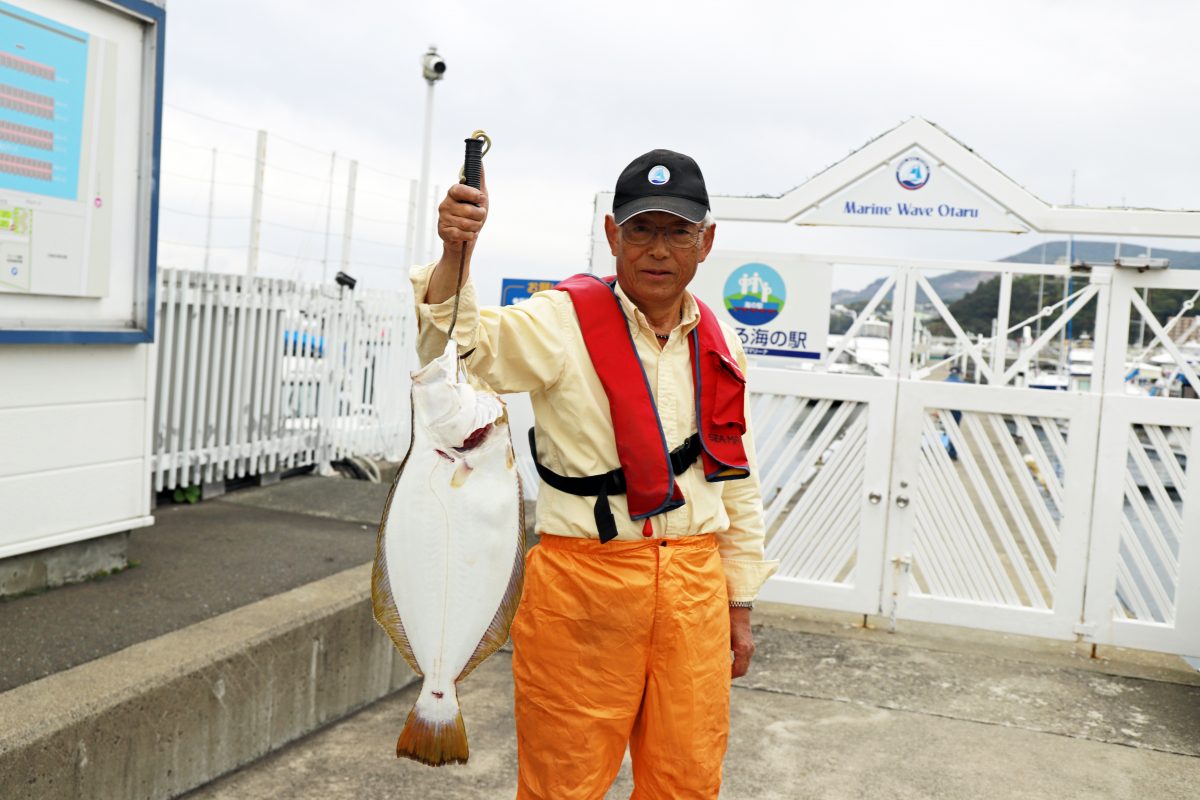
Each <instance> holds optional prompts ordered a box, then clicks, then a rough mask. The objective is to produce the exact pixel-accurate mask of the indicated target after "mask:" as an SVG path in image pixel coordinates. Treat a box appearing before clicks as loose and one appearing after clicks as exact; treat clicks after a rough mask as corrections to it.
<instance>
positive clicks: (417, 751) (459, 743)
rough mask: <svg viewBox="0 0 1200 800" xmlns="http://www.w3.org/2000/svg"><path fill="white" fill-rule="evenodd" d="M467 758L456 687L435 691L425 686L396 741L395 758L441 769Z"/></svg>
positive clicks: (462, 761)
mask: <svg viewBox="0 0 1200 800" xmlns="http://www.w3.org/2000/svg"><path fill="white" fill-rule="evenodd" d="M467 755H468V752H467V727H466V725H465V724H463V718H462V711H461V709H460V708H459V706H458V692H457V691H456V689H455V687H454V686H453V685H451V686H450V687H449V688H448V689H444V690H432V689H431V688H430V687H429V686H428V684H426V685H423V686H422V687H421V696H420V697H418V698H417V702H416V703H415V704H414V705H413V707H412V711H410V712H408V720H407V721H406V722H405V723H404V730H402V731H400V738H399V739H398V740H397V741H396V757H397V758H401V757H402V758H411V759H413V760H414V761H420V762H421V763H422V764H428V765H429V766H431V767H440V766H441V765H443V764H465V763H467Z"/></svg>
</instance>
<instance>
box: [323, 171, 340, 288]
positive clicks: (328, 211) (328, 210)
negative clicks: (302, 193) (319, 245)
mask: <svg viewBox="0 0 1200 800" xmlns="http://www.w3.org/2000/svg"><path fill="white" fill-rule="evenodd" d="M336 168H337V151H336V150H335V151H334V152H333V153H332V154H331V155H330V156H329V191H328V192H327V193H326V195H325V249H324V251H323V252H322V253H321V283H325V282H326V281H328V280H329V226H330V224H331V223H332V221H333V171H334V170H335V169H336Z"/></svg>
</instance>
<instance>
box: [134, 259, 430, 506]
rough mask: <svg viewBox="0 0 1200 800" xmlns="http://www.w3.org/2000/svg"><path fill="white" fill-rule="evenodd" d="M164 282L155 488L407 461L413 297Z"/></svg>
mask: <svg viewBox="0 0 1200 800" xmlns="http://www.w3.org/2000/svg"><path fill="white" fill-rule="evenodd" d="M158 275H159V285H158V293H157V298H158V300H157V302H158V330H157V334H156V337H155V344H154V347H155V348H156V351H157V352H156V360H157V378H156V380H157V390H156V392H155V395H154V397H155V409H154V461H153V471H154V488H155V490H156V491H161V490H163V489H174V488H176V487H187V486H200V485H203V484H206V483H213V482H218V481H223V480H226V479H230V478H240V477H244V476H247V475H257V474H263V473H268V472H274V471H278V470H285V469H290V468H293V467H298V466H303V465H308V464H319V465H325V466H327V465H328V463H329V462H330V461H335V460H338V459H341V458H344V457H346V456H347V455H351V454H354V455H375V456H383V457H387V458H392V459H394V458H396V457H398V455H399V454H402V453H403V452H404V449H405V448H406V447H407V445H408V426H409V412H408V372H407V371H408V369H409V366H410V365H409V363H408V362H409V356H408V353H409V350H410V349H411V335H410V333H409V326H410V325H411V324H412V310H411V309H412V303H411V300H410V299H409V297H408V296H407V295H406V294H404V293H402V292H385V291H378V290H376V291H372V290H361V289H359V290H353V291H352V290H349V289H343V288H340V287H335V286H327V285H318V284H301V283H298V282H296V281H290V280H280V279H272V278H251V277H248V276H241V275H222V274H212V273H207V274H206V273H203V272H192V271H187V270H170V269H162V270H159V273H158Z"/></svg>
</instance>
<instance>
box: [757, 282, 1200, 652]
mask: <svg viewBox="0 0 1200 800" xmlns="http://www.w3.org/2000/svg"><path fill="white" fill-rule="evenodd" d="M830 263H839V264H853V263H856V262H855V261H854V260H834V259H830ZM892 263H893V267H892V268H893V269H894V273H893V275H892V276H891V277H890V278H889V279H888V280H886V281H884V282H883V284H882V285H881V286H880V291H879V292H878V293H877V295H876V297H875V298H874V299H873V300H872V301H871V303H870V304H869V307H868V309H867V310H866V311H865V312H864V313H863V314H862V316H861V317H860V322H861V321H862V319H865V318H866V317H867V316H868V315H869V314H870V313H871V309H873V308H874V307H875V306H877V305H879V304H880V303H881V301H883V300H884V299H885V298H890V305H891V308H892V312H891V314H892V316H891V330H892V334H891V349H890V354H889V360H888V362H887V364H886V365H883V368H882V369H881V370H879V372H881V373H882V374H848V373H846V372H845V371H839V370H840V369H841V368H840V366H839V365H838V364H836V363H831V362H832V361H833V359H832V358H831V359H827V360H826V361H825V362H824V363H823V364H821V365H819V366H818V367H817V369H816V370H815V371H812V372H801V371H797V370H785V369H778V368H771V367H763V368H759V369H755V370H752V371H751V388H752V390H753V395H754V407H753V416H754V421H755V437H756V441H757V444H758V449H759V452H760V454H761V463H760V475H761V476H762V479H763V490H764V502H765V504H766V510H767V522H768V543H767V551H768V556H769V557H772V558H778V559H780V561H781V569H780V571H779V573H778V574H777V575H776V576H775V577H774V578H773V579H772V580H771V581H770V582H769V583H768V585H767V587H766V588H765V590H764V596H765V597H767V598H768V599H773V600H778V601H784V602H791V603H797V604H802V605H810V606H817V607H823V608H831V609H838V610H846V611H854V612H859V613H865V614H867V613H869V614H874V613H883V614H888V615H891V616H892V618H893V620H895V619H913V620H922V621H930V622H940V623H947V624H954V625H960V626H966V627H977V628H987V629H992V630H1000V631H1007V632H1014V633H1024V634H1031V635H1038V636H1045V637H1050V638H1059V639H1072V638H1075V637H1081V638H1082V639H1083V640H1084V641H1091V642H1096V643H1101V644H1117V645H1122V646H1132V647H1140V648H1145V649H1153V650H1161V651H1165V652H1171V653H1177V654H1181V655H1200V580H1197V576H1200V480H1197V479H1196V476H1195V473H1196V470H1197V469H1198V467H1197V464H1200V400H1197V399H1194V398H1195V394H1194V393H1191V392H1184V393H1181V396H1164V395H1163V394H1160V395H1159V396H1152V395H1149V394H1147V393H1145V392H1144V391H1141V390H1139V388H1138V385H1137V383H1136V380H1135V379H1134V377H1135V376H1136V373H1137V371H1138V370H1137V365H1138V364H1142V365H1143V366H1145V364H1144V362H1145V361H1146V353H1147V350H1148V349H1161V351H1162V352H1163V353H1165V354H1166V356H1163V357H1161V358H1160V359H1159V361H1160V362H1161V363H1160V366H1161V368H1162V369H1163V370H1164V371H1165V372H1166V373H1169V374H1174V375H1177V376H1178V378H1179V380H1178V382H1179V383H1182V385H1183V386H1185V387H1187V386H1190V387H1197V386H1200V381H1198V380H1197V376H1196V363H1195V361H1196V359H1195V357H1194V355H1189V353H1188V352H1184V351H1183V350H1182V349H1181V346H1180V345H1179V344H1178V337H1177V336H1176V335H1175V334H1176V333H1178V331H1179V330H1182V329H1183V328H1185V327H1186V326H1188V325H1190V324H1192V323H1191V322H1190V321H1189V315H1190V314H1191V313H1193V308H1194V305H1195V302H1196V300H1197V298H1198V297H1200V271H1183V270H1171V271H1166V272H1158V273H1151V272H1148V273H1138V272H1136V271H1134V270H1124V269H1114V268H1111V267H1109V268H1096V269H1092V270H1090V271H1088V272H1083V273H1080V272H1076V273H1075V274H1074V275H1073V276H1072V279H1073V282H1074V284H1075V286H1076V287H1077V288H1076V290H1075V291H1074V292H1071V293H1070V294H1069V295H1068V296H1067V297H1066V298H1065V299H1064V300H1063V301H1061V302H1058V303H1054V304H1053V306H1051V307H1050V309H1049V311H1047V312H1046V313H1045V314H1044V319H1043V321H1044V323H1045V328H1044V331H1043V333H1042V335H1041V336H1036V337H1031V336H1028V335H1026V336H1024V337H1021V335H1020V333H1017V332H1019V331H1021V330H1022V328H1023V327H1024V326H1025V325H1027V324H1028V323H1029V322H1030V321H1029V320H1025V321H1023V322H1017V323H1016V324H1015V325H1012V324H1010V320H1009V308H1008V304H1009V297H1010V289H1011V287H1012V286H1013V279H1014V277H1015V276H1016V275H1019V274H1030V273H1032V274H1038V273H1044V274H1046V275H1048V276H1053V277H1058V278H1061V277H1065V276H1066V275H1067V274H1069V268H1067V267H1065V266H1053V265H1051V266H1040V265H1019V264H986V265H984V264H976V265H970V264H962V263H959V264H955V265H953V268H955V269H966V270H970V269H976V270H978V271H986V272H991V273H999V276H1000V286H999V288H1000V291H999V299H998V303H999V307H998V308H997V309H996V316H995V319H996V320H997V324H996V326H995V333H994V335H993V336H992V337H991V338H990V339H977V338H972V337H971V336H970V335H968V333H967V332H966V331H964V330H963V328H962V326H961V325H959V323H958V321H956V320H955V319H954V315H953V314H952V313H951V311H950V310H949V308H948V306H947V304H946V303H944V302H942V301H941V300H940V299H939V298H938V297H937V292H936V290H935V289H934V287H933V286H932V285H931V282H930V281H929V280H928V277H927V276H928V273H929V272H931V271H933V270H934V269H936V268H937V267H941V266H942V265H932V264H929V263H927V262H926V263H922V262H906V263H899V264H897V263H895V262H892ZM877 265H879V266H882V264H877ZM1146 289H1153V290H1154V291H1155V293H1156V294H1157V293H1158V292H1159V291H1160V290H1175V291H1180V290H1183V293H1184V294H1187V295H1188V296H1189V297H1190V299H1184V300H1182V301H1181V303H1180V306H1179V307H1178V308H1177V313H1172V314H1171V315H1169V318H1166V319H1164V318H1163V315H1162V314H1161V313H1160V314H1159V315H1158V316H1156V315H1155V314H1153V313H1152V312H1151V311H1150V309H1149V308H1148V307H1147V305H1146V303H1145V302H1144V300H1143V299H1142V298H1143V293H1144V291H1145V290H1146ZM921 294H924V295H925V296H926V298H927V300H928V305H930V306H932V307H933V308H934V309H935V310H936V316H937V318H940V319H941V320H942V321H944V322H945V323H946V326H947V327H948V328H949V329H950V331H951V332H952V333H953V337H954V341H955V345H954V347H953V348H952V350H951V352H950V353H949V354H948V355H947V357H946V358H944V359H943V360H942V361H941V362H940V363H939V362H938V361H936V360H930V358H929V354H928V353H927V352H923V351H919V350H918V348H917V346H916V344H915V343H916V341H917V339H918V337H917V336H916V335H915V332H916V330H918V329H919V327H920V326H921V325H922V324H927V323H928V322H929V320H928V319H926V320H925V321H924V323H922V322H921V321H920V320H919V316H920V315H919V314H918V313H917V298H918V296H919V295H921ZM1085 308H1090V309H1091V310H1092V311H1094V315H1095V329H1094V337H1093V341H1094V355H1095V357H1094V359H1091V360H1090V367H1091V372H1090V373H1089V380H1088V381H1086V382H1075V383H1073V385H1072V387H1071V388H1070V390H1066V389H1067V387H1066V386H1065V385H1064V386H1063V387H1062V388H1063V389H1064V390H1063V391H1047V390H1044V389H1038V388H1031V387H1032V386H1034V385H1038V382H1039V380H1040V379H1038V378H1037V377H1036V376H1035V375H1034V374H1033V373H1034V372H1035V371H1036V370H1037V364H1038V363H1039V361H1043V362H1044V361H1047V360H1048V361H1053V360H1060V359H1061V360H1065V358H1066V356H1065V355H1062V354H1059V355H1057V356H1055V355H1053V354H1052V357H1050V358H1045V357H1044V355H1043V353H1044V351H1045V350H1047V349H1052V348H1053V347H1054V343H1055V339H1056V337H1061V333H1062V331H1063V330H1064V328H1065V326H1066V325H1067V324H1068V322H1069V321H1071V320H1072V319H1078V318H1079V315H1080V313H1081V312H1082V311H1083V309H1085ZM1039 316H1043V315H1041V314H1039ZM1141 320H1145V324H1146V325H1147V326H1148V327H1149V329H1150V333H1151V336H1152V338H1151V341H1150V343H1149V345H1145V344H1144V342H1143V343H1142V344H1141V345H1137V344H1134V345H1131V344H1130V339H1131V338H1136V337H1131V336H1130V332H1131V330H1136V328H1137V327H1138V323H1139V322H1140V321H1141ZM1131 323H1133V324H1132V325H1131ZM854 335H855V330H854V328H852V329H851V331H850V332H849V333H847V334H846V336H845V337H843V340H842V343H841V344H840V345H839V347H844V346H845V344H846V343H847V342H849V341H851V340H853V338H854ZM1014 339H1023V341H1014ZM1062 341H1063V340H1062V339H1061V338H1059V342H1062ZM1168 356H1169V357H1168ZM951 363H955V364H963V363H966V364H967V365H968V366H969V368H970V372H971V373H973V376H974V379H975V380H977V381H978V383H972V382H965V383H964V382H947V381H945V380H944V379H943V378H944V377H945V375H946V372H945V368H946V367H947V366H948V365H949V364H951ZM874 366H876V367H878V366H879V365H874ZM939 367H940V371H939ZM1172 380H1173V381H1174V380H1175V379H1174V378H1173V379H1172ZM1139 391H1141V393H1137V392H1139ZM1166 394H1168V395H1170V394H1171V393H1169V392H1168V393H1166Z"/></svg>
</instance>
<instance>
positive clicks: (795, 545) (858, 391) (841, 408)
mask: <svg viewBox="0 0 1200 800" xmlns="http://www.w3.org/2000/svg"><path fill="white" fill-rule="evenodd" d="M888 383H892V384H893V385H891V386H889V385H886V384H888ZM750 388H751V391H752V392H753V393H754V402H753V406H752V408H751V414H750V416H751V421H752V424H753V426H754V430H755V432H756V436H755V444H756V448H757V450H758V463H759V476H760V482H761V485H762V491H763V505H764V507H765V510H766V522H767V528H768V530H769V531H770V536H769V538H768V542H767V557H768V558H777V559H779V560H780V568H779V571H778V573H777V574H776V576H775V577H774V578H773V579H772V580H771V581H769V582H768V583H767V585H766V586H765V587H764V588H763V592H762V596H763V599H765V600H777V601H780V602H786V603H795V604H798V605H811V606H820V607H822V608H831V609H837V610H840V611H854V612H858V613H864V614H866V613H873V612H874V611H876V610H877V608H878V606H879V581H880V574H881V571H882V569H883V552H884V532H885V530H886V524H887V507H886V506H885V505H884V503H883V495H884V494H885V493H886V492H887V485H888V473H889V468H890V459H889V458H888V457H887V456H886V455H884V456H883V457H881V454H890V451H891V447H892V435H893V422H894V420H895V402H896V397H895V391H894V382H888V381H884V380H883V379H878V378H867V377H861V376H849V375H822V374H816V373H813V374H808V375H805V376H804V377H803V379H799V380H798V376H797V374H796V373H795V372H791V371H786V370H767V369H757V370H751V372H750Z"/></svg>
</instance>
